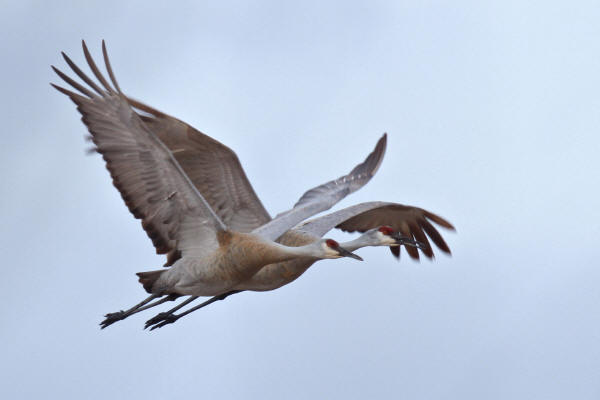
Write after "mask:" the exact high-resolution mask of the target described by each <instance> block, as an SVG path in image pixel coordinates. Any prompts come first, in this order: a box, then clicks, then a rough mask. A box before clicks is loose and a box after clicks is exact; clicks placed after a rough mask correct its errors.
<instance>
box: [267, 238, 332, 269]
mask: <svg viewBox="0 0 600 400" xmlns="http://www.w3.org/2000/svg"><path fill="white" fill-rule="evenodd" d="M268 247H269V251H267V252H266V254H265V258H268V259H269V260H268V261H269V264H270V263H275V262H281V261H288V260H292V259H297V258H304V257H306V258H311V259H321V258H326V257H325V253H324V251H323V249H322V248H321V245H320V243H319V242H314V243H310V244H307V245H305V246H298V247H289V246H284V245H282V244H279V243H275V242H270V243H269V246H268Z"/></svg>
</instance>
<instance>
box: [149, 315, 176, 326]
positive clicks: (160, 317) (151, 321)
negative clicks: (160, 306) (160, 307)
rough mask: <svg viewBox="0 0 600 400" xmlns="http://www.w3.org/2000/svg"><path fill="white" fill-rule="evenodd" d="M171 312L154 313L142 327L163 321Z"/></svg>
mask: <svg viewBox="0 0 600 400" xmlns="http://www.w3.org/2000/svg"><path fill="white" fill-rule="evenodd" d="M171 315H173V314H170V313H168V312H161V313H158V314H156V315H155V316H154V317H152V318H150V319H149V320H148V321H146V325H145V326H144V329H148V327H150V326H152V325H156V324H158V323H159V322H162V321H165V320H167V319H168V318H169V316H171Z"/></svg>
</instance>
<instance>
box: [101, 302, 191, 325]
mask: <svg viewBox="0 0 600 400" xmlns="http://www.w3.org/2000/svg"><path fill="white" fill-rule="evenodd" d="M161 296H162V295H158V294H153V295H151V296H148V297H147V298H146V299H144V301H142V302H140V303H138V304H136V305H135V306H133V307H131V308H130V309H129V310H127V311H123V310H121V311H117V312H114V313H108V314H106V315H105V317H106V319H105V320H104V321H102V322H100V326H101V329H104V328H106V327H107V326H110V325H112V324H114V323H115V322H117V321H121V320H123V319H125V318H127V317H129V316H131V315H133V314H137V313H139V312H140V311H144V310H147V309H149V308H152V307H155V306H157V305H159V304H162V303H165V302H167V301H173V300H175V299H176V298H178V297H179V295H177V294H170V295H168V296H166V297H163V298H162V299H159V300H157V301H154V302H152V303H150V304H148V303H149V302H150V301H152V300H154V299H156V298H158V297H161Z"/></svg>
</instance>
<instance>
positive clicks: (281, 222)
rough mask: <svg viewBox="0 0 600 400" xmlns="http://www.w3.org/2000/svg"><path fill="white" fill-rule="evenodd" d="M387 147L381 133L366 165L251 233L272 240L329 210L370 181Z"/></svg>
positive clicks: (309, 194)
mask: <svg viewBox="0 0 600 400" xmlns="http://www.w3.org/2000/svg"><path fill="white" fill-rule="evenodd" d="M386 144H387V134H385V133H384V134H383V136H382V137H381V138H380V139H379V140H378V141H377V144H376V145H375V148H374V149H373V151H372V152H371V153H370V154H369V155H368V156H367V158H366V159H365V161H363V162H362V163H360V164H358V165H357V166H356V167H354V169H352V171H350V173H348V174H347V175H344V176H341V177H339V178H338V179H335V180H333V181H329V182H327V183H324V184H322V185H319V186H317V187H315V188H313V189H310V190H309V191H307V192H306V193H304V194H303V195H302V197H300V200H298V202H297V203H296V204H295V205H294V207H293V208H292V209H290V210H288V211H285V212H283V213H280V214H278V215H277V216H276V217H275V218H274V219H273V220H272V221H270V222H268V223H266V224H265V225H263V226H261V227H259V228H257V229H255V230H254V231H253V232H254V233H257V234H259V235H261V236H263V237H265V238H267V239H271V240H275V239H277V238H279V237H280V236H281V235H282V234H283V233H284V232H286V231H287V230H288V229H290V228H292V227H294V226H295V225H296V224H298V223H299V222H301V221H304V220H305V219H306V218H308V217H310V216H313V215H315V214H318V213H320V212H322V211H325V210H328V209H330V208H331V207H332V206H334V205H335V204H336V203H337V202H339V201H340V200H342V199H343V198H344V197H346V196H348V195H349V194H350V193H353V192H355V191H357V190H358V189H360V188H361V187H363V186H364V185H365V184H366V183H367V182H369V181H370V180H371V178H372V177H373V175H375V173H376V172H377V169H378V168H379V165H380V164H381V161H382V160H383V156H384V154H385V148H386Z"/></svg>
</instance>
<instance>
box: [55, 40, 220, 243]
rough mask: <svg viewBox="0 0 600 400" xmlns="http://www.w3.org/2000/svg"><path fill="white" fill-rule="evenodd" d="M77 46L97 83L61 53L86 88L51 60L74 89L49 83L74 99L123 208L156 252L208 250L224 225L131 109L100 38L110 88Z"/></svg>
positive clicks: (92, 62) (166, 149) (94, 65)
mask: <svg viewBox="0 0 600 400" xmlns="http://www.w3.org/2000/svg"><path fill="white" fill-rule="evenodd" d="M82 46H83V51H84V54H85V57H86V59H87V62H88V64H89V66H90V68H91V70H92V72H93V73H94V75H95V76H96V78H97V79H98V80H99V81H100V84H101V85H102V87H100V86H98V85H97V84H96V83H95V82H94V81H93V80H92V79H90V78H89V77H88V76H87V75H85V74H84V73H83V72H82V71H81V70H80V69H79V67H77V65H75V63H73V61H71V59H70V58H69V57H67V55H66V54H64V53H62V54H63V57H64V59H65V61H66V62H67V64H68V65H69V66H70V67H71V69H72V70H73V72H75V73H76V74H77V75H78V76H79V77H80V78H81V79H82V80H83V81H84V82H85V83H86V84H87V85H89V88H88V87H85V86H84V85H81V84H80V83H78V82H76V81H74V80H73V79H71V78H70V77H68V76H67V75H66V74H64V73H63V72H61V71H60V70H58V69H57V68H55V67H54V66H53V67H52V68H53V69H54V71H55V72H56V73H57V74H58V76H59V77H61V78H62V79H63V80H64V81H65V82H66V83H68V84H69V85H71V86H72V87H73V88H74V89H76V90H77V91H79V93H75V92H73V91H70V90H67V89H65V88H62V87H60V86H57V85H54V84H52V86H54V87H55V88H56V89H57V90H58V91H60V92H62V93H64V94H65V95H67V96H68V97H69V98H70V99H71V100H72V101H73V102H74V103H75V104H76V105H77V109H78V110H79V112H80V113H81V115H82V116H83V117H82V120H83V122H84V123H85V125H86V126H87V127H88V130H89V132H90V133H91V135H92V140H93V142H94V144H95V145H96V147H97V151H98V152H99V153H100V154H102V156H103V158H104V160H105V161H106V167H107V169H108V170H109V172H110V174H111V176H112V178H113V183H114V185H115V187H116V188H117V189H118V190H119V192H120V193H121V196H122V197H123V200H124V201H125V204H126V205H127V207H128V208H129V211H131V213H132V214H133V215H134V217H135V218H139V219H141V220H142V227H143V228H144V230H145V231H146V233H147V234H148V236H149V237H150V239H152V242H153V244H154V246H155V247H156V251H157V253H159V254H163V253H168V252H172V251H181V252H183V253H185V252H186V251H190V252H192V251H193V252H194V254H198V255H200V254H203V253H204V252H206V251H210V250H213V249H214V248H216V245H217V241H216V240H217V238H216V235H215V234H216V232H217V231H221V230H224V229H225V225H224V224H223V223H222V222H221V220H220V219H219V217H218V216H217V215H216V214H215V213H214V212H213V210H212V209H211V208H210V206H209V205H208V204H207V203H206V201H205V200H204V198H203V197H202V196H201V195H200V193H198V191H197V190H196V188H195V187H194V185H193V183H192V182H190V180H189V178H188V177H187V176H186V174H185V173H184V171H183V170H182V168H181V167H180V165H179V163H178V162H177V160H176V159H175V157H173V154H172V153H171V151H170V150H169V149H168V148H167V147H166V146H165V145H164V144H163V143H162V142H161V141H160V140H159V139H158V138H157V137H156V135H154V134H153V133H152V131H151V130H149V129H148V128H147V126H146V125H145V123H144V122H143V121H142V120H141V119H140V117H139V116H138V115H137V114H136V113H135V112H134V111H133V110H132V108H131V106H130V105H129V103H128V102H127V99H126V98H125V96H124V95H123V94H122V93H121V90H120V88H119V86H118V84H117V82H116V80H115V77H114V74H113V72H112V69H111V67H110V63H109V60H108V55H107V52H106V46H105V44H104V42H102V51H103V55H104V62H105V64H106V68H107V71H108V75H109V77H110V79H111V81H112V84H113V85H114V88H113V87H112V86H111V85H110V84H109V83H108V81H107V80H106V79H105V78H104V77H103V76H102V74H101V73H100V71H99V70H98V68H97V67H96V64H95V63H94V61H93V59H92V57H91V56H90V53H89V51H88V49H87V47H86V45H85V42H82ZM90 88H91V89H90ZM92 90H93V91H92Z"/></svg>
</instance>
